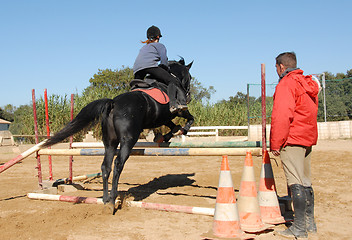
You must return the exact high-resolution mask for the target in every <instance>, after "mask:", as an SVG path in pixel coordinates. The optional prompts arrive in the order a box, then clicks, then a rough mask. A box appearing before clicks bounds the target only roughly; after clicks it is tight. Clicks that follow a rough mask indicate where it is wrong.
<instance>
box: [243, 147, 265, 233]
mask: <svg viewBox="0 0 352 240" xmlns="http://www.w3.org/2000/svg"><path fill="white" fill-rule="evenodd" d="M238 212H239V215H240V223H241V229H242V230H243V231H245V232H249V233H256V232H261V231H264V230H266V229H268V228H270V227H271V226H269V225H266V224H264V223H263V222H262V219H261V215H260V208H259V202H258V197H257V189H256V183H255V176H254V168H253V159H252V154H251V152H247V154H246V159H245V163H244V168H243V173H242V179H241V185H240V193H239V197H238Z"/></svg>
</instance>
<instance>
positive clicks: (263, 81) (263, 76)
mask: <svg viewBox="0 0 352 240" xmlns="http://www.w3.org/2000/svg"><path fill="white" fill-rule="evenodd" d="M261 85H262V88H261V89H262V91H261V92H262V143H263V144H262V156H263V158H264V151H265V150H267V146H266V94H265V92H266V91H265V64H264V63H262V64H261Z"/></svg>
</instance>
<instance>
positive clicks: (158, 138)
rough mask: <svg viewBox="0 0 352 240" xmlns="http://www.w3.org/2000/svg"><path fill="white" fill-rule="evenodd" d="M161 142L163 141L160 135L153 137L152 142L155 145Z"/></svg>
mask: <svg viewBox="0 0 352 240" xmlns="http://www.w3.org/2000/svg"><path fill="white" fill-rule="evenodd" d="M163 141H164V137H163V135H161V134H160V133H158V134H156V135H155V137H154V142H155V143H162V142H163Z"/></svg>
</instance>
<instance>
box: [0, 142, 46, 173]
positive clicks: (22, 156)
mask: <svg viewBox="0 0 352 240" xmlns="http://www.w3.org/2000/svg"><path fill="white" fill-rule="evenodd" d="M46 141H47V140H44V141H42V142H40V143H39V144H37V145H35V146H33V147H31V148H30V149H28V150H27V151H25V152H23V153H22V154H20V155H18V156H17V157H15V158H13V159H12V160H10V161H8V162H6V163H5V164H4V165H1V166H0V173H2V172H3V171H5V170H6V169H8V168H10V167H12V166H13V165H15V164H16V163H18V162H20V161H21V160H23V159H25V158H26V157H28V156H29V155H31V154H33V153H35V152H37V151H38V150H39V149H41V146H42V145H43V144H44V143H45V142H46Z"/></svg>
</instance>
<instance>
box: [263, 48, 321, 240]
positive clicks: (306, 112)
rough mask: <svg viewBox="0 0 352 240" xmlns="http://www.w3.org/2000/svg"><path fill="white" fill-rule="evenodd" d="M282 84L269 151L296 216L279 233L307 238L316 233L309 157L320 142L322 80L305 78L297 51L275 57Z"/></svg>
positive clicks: (273, 115)
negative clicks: (282, 174) (282, 175)
mask: <svg viewBox="0 0 352 240" xmlns="http://www.w3.org/2000/svg"><path fill="white" fill-rule="evenodd" d="M276 72H277V74H278V75H279V77H280V79H279V83H278V85H277V86H276V89H275V93H274V106H273V111H272V115H271V131H270V150H271V152H272V153H273V154H274V155H275V156H281V161H282V165H283V169H284V172H285V175H286V179H287V184H288V186H289V188H290V191H291V194H292V202H293V206H294V211H295V216H294V222H293V224H292V226H291V227H289V228H288V229H286V230H285V231H282V232H278V234H279V235H281V236H286V237H296V238H299V237H307V236H308V232H316V231H317V228H316V224H315V221H314V193H313V188H312V183H311V174H310V158H311V152H312V146H313V145H315V144H316V143H317V138H318V130H317V113H318V93H319V88H320V84H319V81H316V80H315V79H312V76H310V75H309V76H304V75H303V71H302V70H300V69H299V68H297V60H296V54H295V53H294V52H285V53H281V54H280V55H278V56H277V57H276Z"/></svg>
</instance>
